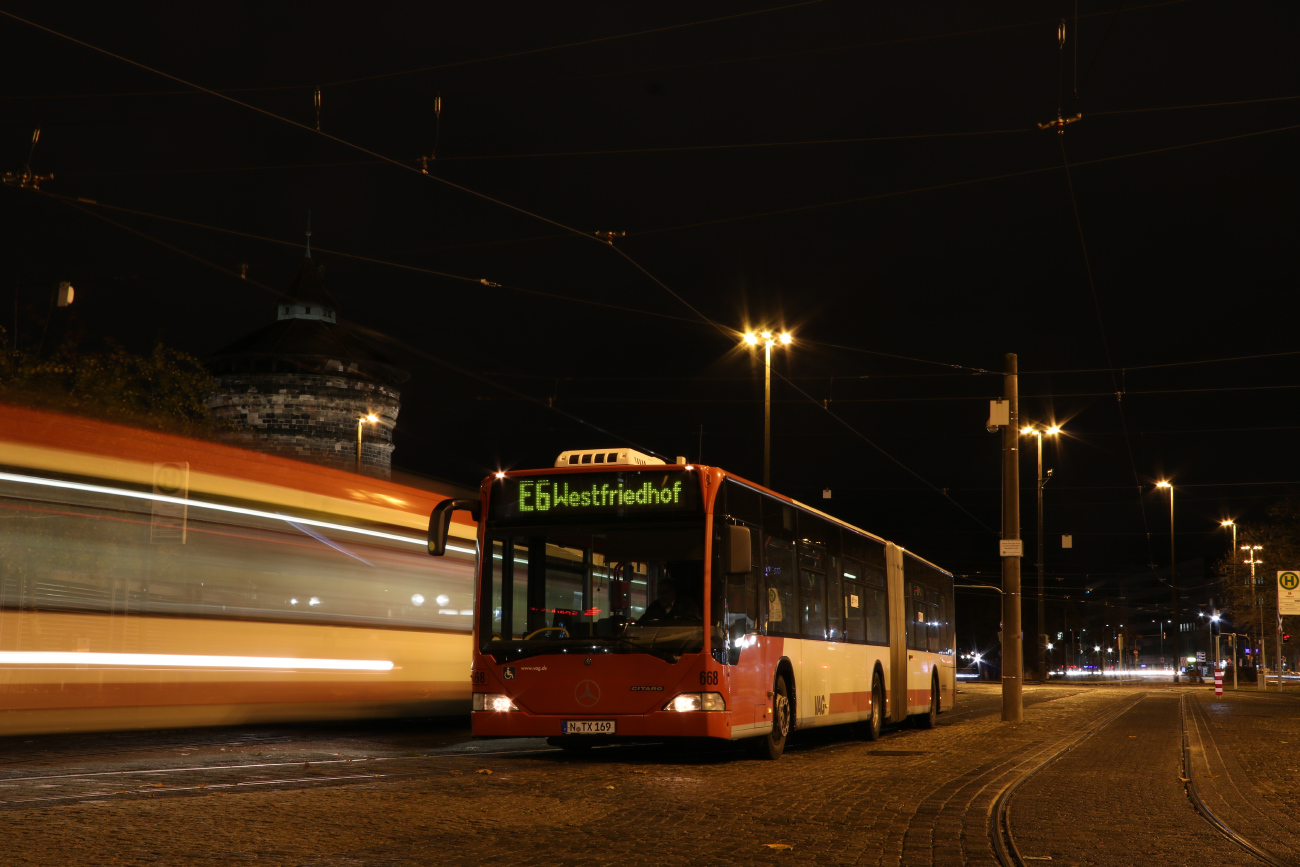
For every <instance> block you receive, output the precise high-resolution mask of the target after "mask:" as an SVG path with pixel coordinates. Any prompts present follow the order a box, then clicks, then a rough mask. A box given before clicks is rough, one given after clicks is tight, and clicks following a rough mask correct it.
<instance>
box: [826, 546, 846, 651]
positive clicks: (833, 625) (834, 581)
mask: <svg viewBox="0 0 1300 867" xmlns="http://www.w3.org/2000/svg"><path fill="white" fill-rule="evenodd" d="M843 562H844V561H843V559H842V558H841V557H840V555H839V554H838V553H834V554H832V555H831V560H830V565H829V566H828V567H827V571H826V637H827V638H829V639H830V640H831V641H843V640H844V594H843V591H842V590H841V587H840V575H841V573H842V572H843V569H842V568H841V565H842V564H843Z"/></svg>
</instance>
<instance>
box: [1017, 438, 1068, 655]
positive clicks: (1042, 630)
mask: <svg viewBox="0 0 1300 867" xmlns="http://www.w3.org/2000/svg"><path fill="white" fill-rule="evenodd" d="M1020 432H1021V433H1022V434H1024V435H1025V436H1033V437H1034V439H1035V440H1037V441H1038V638H1037V639H1036V642H1037V644H1038V676H1039V677H1041V678H1043V680H1046V679H1047V678H1046V676H1045V675H1044V671H1045V670H1046V669H1044V668H1043V666H1044V665H1045V664H1046V651H1045V649H1044V648H1043V641H1044V640H1045V636H1046V635H1047V629H1046V627H1045V624H1044V622H1043V621H1044V620H1045V619H1046V614H1045V612H1044V610H1043V486H1044V485H1046V484H1047V482H1048V481H1049V480H1050V479H1051V478H1052V471H1051V470H1048V471H1047V475H1046V476H1044V475H1043V434H1044V433H1046V434H1047V435H1048V436H1056V435H1057V434H1059V433H1060V432H1061V428H1060V427H1059V426H1058V425H1052V426H1051V427H1049V428H1048V429H1047V430H1046V431H1042V430H1039V429H1038V428H1036V427H1034V426H1032V425H1029V426H1026V427H1024V428H1021V430H1020Z"/></svg>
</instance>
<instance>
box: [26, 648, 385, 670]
mask: <svg viewBox="0 0 1300 867" xmlns="http://www.w3.org/2000/svg"><path fill="white" fill-rule="evenodd" d="M0 665H122V666H133V667H137V668H140V667H146V666H157V665H161V666H169V667H174V668H290V669H294V668H312V669H321V670H326V671H392V670H393V663H392V662H390V661H389V660H387V659H295V658H293V657H287V656H196V655H191V654H184V653H87V652H84V651H49V650H4V651H0Z"/></svg>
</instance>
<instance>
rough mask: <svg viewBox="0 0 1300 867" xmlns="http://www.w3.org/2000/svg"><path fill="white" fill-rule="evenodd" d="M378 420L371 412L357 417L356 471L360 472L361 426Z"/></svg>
mask: <svg viewBox="0 0 1300 867" xmlns="http://www.w3.org/2000/svg"><path fill="white" fill-rule="evenodd" d="M377 421H379V416H377V415H375V414H374V413H373V412H372V413H368V414H367V415H363V416H361V417H360V418H358V419H357V472H358V473H359V472H361V428H362V426H363V425H366V424H374V423H375V422H377Z"/></svg>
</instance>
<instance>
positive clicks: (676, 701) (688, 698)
mask: <svg viewBox="0 0 1300 867" xmlns="http://www.w3.org/2000/svg"><path fill="white" fill-rule="evenodd" d="M726 709H727V703H726V702H725V701H724V700H723V698H722V693H720V692H683V693H681V694H680V695H676V696H673V700H672V701H670V702H668V704H666V705H664V710H675V711H678V712H679V713H686V712H687V711H692V710H726Z"/></svg>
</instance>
